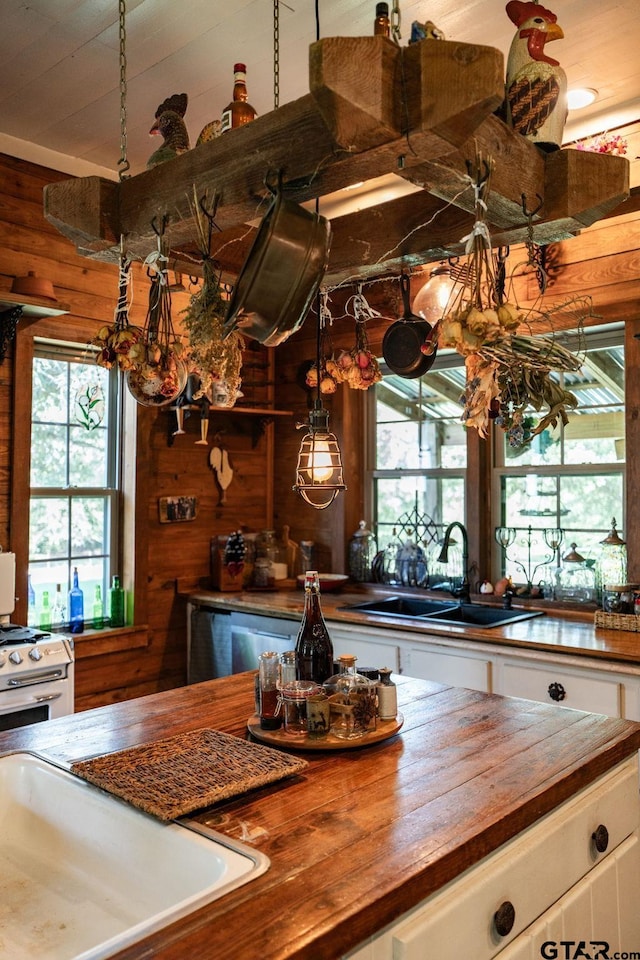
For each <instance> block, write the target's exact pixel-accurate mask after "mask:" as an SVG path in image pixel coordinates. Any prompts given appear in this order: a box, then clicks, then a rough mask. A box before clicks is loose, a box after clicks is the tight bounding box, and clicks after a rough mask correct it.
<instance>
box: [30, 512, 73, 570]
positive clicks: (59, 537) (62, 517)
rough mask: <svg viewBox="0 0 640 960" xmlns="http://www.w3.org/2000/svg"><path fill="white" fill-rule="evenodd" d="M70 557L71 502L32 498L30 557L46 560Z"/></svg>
mask: <svg viewBox="0 0 640 960" xmlns="http://www.w3.org/2000/svg"><path fill="white" fill-rule="evenodd" d="M68 555H69V500H68V498H67V497H60V498H57V497H56V498H54V497H32V498H31V515H30V517H29V557H30V558H31V559H33V560H44V559H50V558H54V557H67V556H68Z"/></svg>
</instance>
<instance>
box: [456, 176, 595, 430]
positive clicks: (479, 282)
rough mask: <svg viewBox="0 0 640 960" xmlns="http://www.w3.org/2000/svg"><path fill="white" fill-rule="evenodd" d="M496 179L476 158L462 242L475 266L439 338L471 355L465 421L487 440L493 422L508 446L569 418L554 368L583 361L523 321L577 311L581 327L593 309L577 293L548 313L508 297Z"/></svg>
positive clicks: (546, 322)
mask: <svg viewBox="0 0 640 960" xmlns="http://www.w3.org/2000/svg"><path fill="white" fill-rule="evenodd" d="M490 176H491V164H490V163H488V162H486V161H480V160H479V159H477V161H476V167H475V176H472V170H471V168H470V169H469V181H470V182H471V183H472V185H473V188H474V191H475V213H476V217H475V223H474V226H473V229H472V231H471V233H470V234H469V235H468V236H467V237H465V238H463V239H464V240H465V241H466V244H467V247H466V252H467V254H468V257H469V265H470V270H469V273H468V277H467V279H466V280H465V281H464V282H463V284H462V285H461V289H460V291H459V292H458V294H457V295H456V296H455V297H454V299H453V303H452V304H451V307H450V309H449V310H448V312H447V313H446V314H445V316H444V317H443V318H442V319H441V321H440V329H439V336H438V342H439V345H440V346H442V347H449V348H453V349H455V350H456V351H457V352H458V353H460V354H461V355H462V356H464V357H465V367H466V387H465V391H464V394H463V396H462V398H461V399H462V402H463V404H464V409H463V413H462V420H463V422H464V423H465V425H466V426H468V427H474V428H475V429H476V430H477V431H478V433H479V434H480V436H482V437H486V436H487V435H488V432H489V428H490V425H491V423H492V422H495V423H496V425H497V426H499V427H500V428H501V429H502V430H504V432H505V433H506V434H507V437H508V442H509V444H510V445H511V446H514V447H518V446H522V445H523V444H525V443H528V442H530V441H531V440H532V439H533V437H534V436H536V435H537V434H539V433H541V432H542V431H543V430H545V429H546V427H548V426H549V425H552V426H555V425H556V424H557V423H558V421H559V420H561V421H562V422H563V423H565V424H566V423H567V421H568V417H567V409H568V408H575V407H576V406H577V403H578V401H577V399H576V397H575V396H574V394H572V393H571V392H570V391H568V390H565V389H564V388H563V387H562V386H560V384H559V383H558V382H557V378H554V377H553V376H551V373H552V371H556V372H569V371H576V370H579V369H580V366H581V360H580V359H579V358H578V357H576V356H575V355H574V354H573V353H571V351H570V350H568V349H567V348H566V347H564V346H562V344H560V343H559V342H558V339H557V337H555V336H553V335H547V336H542V337H541V336H531V335H529V334H527V333H522V332H520V333H517V332H516V331H518V329H519V328H522V327H523V326H524V327H525V328H528V329H529V330H532V329H533V328H534V327H539V328H540V329H543V330H545V331H547V332H548V331H549V330H551V331H553V329H554V323H555V321H556V319H557V317H558V315H559V314H560V313H562V312H563V311H564V312H566V313H569V312H570V311H572V312H573V314H574V316H573V319H575V321H576V324H577V325H580V324H581V323H582V322H583V320H584V314H585V313H588V312H590V301H589V300H588V298H574V299H572V300H571V301H569V302H568V303H567V304H563V305H561V306H560V307H557V308H553V309H552V310H549V311H545V312H542V311H534V310H527V311H525V310H522V309H521V308H520V307H519V306H518V305H517V303H515V302H513V299H514V298H512V300H511V301H509V300H508V299H507V298H506V295H505V289H504V283H502V282H498V279H497V276H498V273H497V271H496V267H495V263H494V258H493V254H492V251H491V238H490V235H489V230H488V227H487V224H486V221H485V212H486V209H487V205H486V197H487V195H488V190H489V181H490ZM563 326H564V324H563ZM531 408H533V410H535V411H536V412H538V413H543V415H542V416H541V417H540V419H539V421H538V422H537V423H535V421H534V420H533V418H532V417H531V416H530V415H529V414H528V413H527V411H528V410H530V409H531ZM543 411H544V412H543Z"/></svg>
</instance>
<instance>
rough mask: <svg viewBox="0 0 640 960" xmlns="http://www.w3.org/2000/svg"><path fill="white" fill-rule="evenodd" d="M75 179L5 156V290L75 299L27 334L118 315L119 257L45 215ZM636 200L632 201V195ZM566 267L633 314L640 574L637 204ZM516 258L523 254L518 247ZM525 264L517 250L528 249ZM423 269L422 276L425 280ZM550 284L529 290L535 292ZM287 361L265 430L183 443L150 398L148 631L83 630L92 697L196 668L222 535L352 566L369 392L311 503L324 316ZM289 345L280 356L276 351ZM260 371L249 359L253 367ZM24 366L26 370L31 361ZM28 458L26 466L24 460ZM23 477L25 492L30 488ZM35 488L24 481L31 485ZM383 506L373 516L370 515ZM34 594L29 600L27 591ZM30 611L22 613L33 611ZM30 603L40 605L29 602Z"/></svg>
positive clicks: (379, 289) (17, 479) (1, 369)
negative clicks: (323, 499)
mask: <svg viewBox="0 0 640 960" xmlns="http://www.w3.org/2000/svg"><path fill="white" fill-rule="evenodd" d="M61 179H66V175H63V174H59V173H57V172H55V171H51V170H46V169H43V168H41V167H38V166H35V165H33V164H29V163H26V162H23V161H20V160H15V159H13V158H10V157H1V156H0V289H4V290H7V289H9V288H10V286H11V282H12V280H13V278H14V277H15V276H22V275H24V274H26V273H27V271H29V270H35V271H36V273H37V274H38V275H39V276H42V277H46V278H48V279H51V280H52V281H53V283H54V285H55V289H56V293H57V296H58V297H59V299H60V300H62V301H66V302H67V303H69V304H70V305H71V314H70V315H69V316H68V317H62V318H59V319H58V320H57V321H54V320H39V321H37V322H36V323H25V322H23V321H21V323H22V326H19V334H18V337H19V339H20V338H26V337H28V336H33V334H34V333H36V332H37V333H38V334H41V335H43V336H45V335H47V336H59V337H68V338H70V339H75V340H77V341H78V342H86V341H87V340H88V339H90V337H91V336H92V335H93V333H94V331H95V330H96V329H97V328H98V327H99V326H100V325H102V324H103V323H105V322H109V321H110V320H111V319H112V316H113V308H114V304H115V296H116V287H117V273H116V268H115V266H110V265H108V264H103V263H99V262H94V261H91V260H88V259H86V258H83V257H80V256H78V255H77V254H76V252H75V250H74V248H73V246H72V245H71V244H70V243H69V242H68V241H67V240H66V239H64V238H63V237H61V236H60V235H59V234H58V233H57V232H56V231H55V230H54V229H53V228H52V227H51V226H50V225H49V224H48V223H47V222H46V221H45V219H44V217H43V215H42V189H43V187H44V185H45V184H46V183H50V182H52V181H57V180H61ZM623 209H624V208H623ZM549 254H550V257H551V261H552V266H553V283H552V288H551V291H550V296H551V295H553V296H557V297H558V298H561V297H562V296H565V295H566V294H567V293H569V292H581V293H590V294H591V295H592V296H593V299H594V304H595V308H596V310H597V311H598V312H599V313H601V314H602V316H603V317H604V319H605V320H608V321H614V320H624V321H627V366H628V372H629V374H630V375H628V376H627V398H626V400H627V451H628V459H629V466H628V479H627V527H628V529H627V530H626V531H625V533H626V535H627V539H628V543H629V572H630V577H631V578H632V579H634V580H639V581H640V544H638V542H637V541H636V538H635V537H634V536H633V533H634V531H635V529H637V528H638V526H639V524H640V458H638V457H637V456H635V451H637V450H638V449H640V377H637V376H634V375H633V374H634V372H635V371H637V370H638V368H639V367H640V342H639V341H637V340H635V339H634V336H633V335H634V334H635V333H640V317H639V309H638V308H639V305H640V217H639V216H638V213H637V211H633V210H632V211H631V212H630V213H625V214H624V215H623V216H621V217H617V218H609V219H606V220H603V221H601V222H600V223H598V224H595V225H594V226H593V227H591V228H589V229H588V230H585V231H584V233H583V234H582V235H581V236H579V237H577V238H574V239H572V240H570V241H567V242H565V243H562V244H558V245H555V246H554V247H553V248H550V249H549ZM512 256H513V257H520V258H521V256H522V251H514V252H513V254H512ZM516 262H517V260H516ZM419 282H420V281H419V278H418V277H417V276H416V277H414V278H412V283H413V284H414V286H418V284H419ZM147 289H148V288H147V284H146V280H145V277H144V275H143V273H142V271H141V270H140V269H138V268H136V269H135V295H134V309H133V311H132V318H133V319H134V320H135V321H136V322H138V323H141V322H142V321H143V320H144V313H145V307H146V292H147ZM365 293H366V295H367V298H368V300H369V302H370V303H371V305H372V306H373V307H375V308H377V309H379V310H380V311H381V312H382V313H383V315H384V316H385V317H391V318H394V317H397V316H400V314H401V313H402V304H401V298H400V295H399V289H398V284H397V281H387V282H380V283H374V284H371V285H369V286H367V287H365ZM534 294H535V291H534V290H533V289H529V290H528V291H523V292H522V297H523V299H526V297H527V295H528V296H530V297H533V296H534ZM187 302H188V297H187V295H186V294H182V295H174V301H173V307H174V309H173V315H174V320H176V318H178V319H179V312H180V310H181V309H183V308H184V307H185V306H186V304H187ZM343 305H344V295H341V294H335V295H334V297H333V300H332V312H333V314H334V316H335V317H336V323H335V325H334V330H333V342H334V346H335V347H336V348H337V347H340V346H345V347H351V346H352V345H353V342H354V326H353V321H352V320H349V319H345V318H344V316H342V314H343ZM386 326H387V321H386V320H381V321H378V322H376V323H372V324H371V325H370V329H369V339H370V344H371V348H372V350H373V351H374V352H377V353H378V355H380V351H381V343H382V336H383V334H384V330H385V329H386ZM15 352H16V351H15V350H14V349H12V348H10V350H9V355H8V357H7V359H6V360H5V362H4V364H1V365H0V544H2V545H3V547H4V548H5V549H15V550H16V552H17V553H18V554H19V556H18V566H19V570H20V571H21V574H20V575H21V576H22V581H21V584H22V585H21V586H20V587H19V589H18V592H19V593H21V595H22V597H24V591H25V588H26V559H25V556H24V551H25V543H26V540H25V530H24V529H22V530H18V529H11V526H10V519H11V515H12V513H14V514H15V506H14V507H13V509H12V505H11V503H10V497H11V491H12V490H13V491H14V496H18V497H20V496H22V497H25V496H26V494H27V491H28V476H26V475H23V474H24V473H25V467H24V464H22V465H17V464H16V463H14V462H12V454H11V449H12V445H13V441H14V439H15V438H16V430H17V431H19V432H20V431H23V430H24V424H22V423H21V424H16V422H15V416H14V410H13V406H12V391H13V389H14V387H15V388H16V389H17V390H19V379H16V373H15V369H14V365H15ZM267 353H268V354H269V355H270V359H271V361H272V362H274V363H275V370H276V382H275V388H274V395H275V405H276V407H277V408H278V409H282V410H288V411H292V412H293V416H292V417H284V416H279V417H276V418H275V420H274V422H273V423H272V424H270V425H267V426H266V429H265V431H264V433H260V431H259V430H256V429H255V427H256V421H252V419H251V418H243V419H241V418H238V417H232V416H229V415H227V414H225V413H220V414H216V416H215V418H214V417H212V419H211V421H210V429H209V441H210V444H209V448H207V447H203V446H200V445H196V444H195V440H196V439H198V438H199V431H200V427H199V420H198V417H197V415H194V416H192V417H190V418H189V419H188V420H187V421H186V426H185V429H186V431H187V433H186V435H185V436H181V437H175V438H173V443H172V444H171V445H169V443H168V434H169V433H170V432H171V426H172V415H171V414H169V413H165V412H159V411H150V410H147V409H145V408H139V410H138V449H137V469H138V484H137V486H138V503H137V517H136V530H135V536H136V545H137V547H136V563H137V570H138V578H139V581H140V582H139V588H138V597H137V602H136V608H135V609H136V628H137V629H136V630H128V631H125V632H124V633H121V634H119V633H118V632H113V633H110V634H104V635H103V636H102V637H100V638H96V637H95V636H94V637H92V636H91V635H90V634H85V635H84V637H83V639H82V640H81V641H80V642H79V643H78V648H77V653H78V661H77V673H76V678H77V703H76V706H77V708H78V709H84V708H88V707H92V706H98V705H100V704H103V703H109V702H114V701H117V700H122V699H128V698H131V697H135V696H139V695H142V694H145V693H149V692H153V691H155V690H160V689H166V688H169V687H172V686H178V685H181V684H183V683H184V682H185V679H186V673H185V666H186V629H185V599H184V593H185V591H187V590H189V589H192V588H193V587H195V586H196V585H199V584H206V583H207V582H208V577H209V544H210V539H211V537H213V536H215V535H218V534H223V535H224V534H228V533H229V532H231V531H232V530H234V529H237V528H239V527H243V528H245V529H249V530H260V529H262V528H264V527H265V526H269V527H271V526H273V527H275V529H276V530H280V529H281V527H282V525H283V524H285V523H286V524H289V525H290V527H291V537H292V538H293V539H294V540H296V541H299V540H301V539H306V540H314V541H315V542H316V544H317V547H318V554H317V561H318V565H319V567H320V569H323V570H333V571H334V572H340V571H344V570H345V569H346V545H347V542H348V539H349V536H350V535H351V534H352V533H353V531H354V530H355V529H357V525H358V521H359V520H360V519H362V518H363V517H364V516H365V515H364V501H365V496H364V477H365V463H364V448H365V437H364V430H363V412H364V404H365V401H366V396H365V394H364V393H362V392H361V391H357V390H351V389H349V388H347V387H344V386H342V387H339V389H338V392H337V393H336V394H335V395H334V396H333V397H330V398H327V400H326V405H327V407H328V408H329V410H330V414H331V426H332V429H333V430H334V431H335V432H336V433H337V435H338V438H339V439H340V442H341V446H342V454H343V461H344V467H345V480H346V483H347V486H348V490H347V491H346V493H344V494H341V495H340V496H339V497H338V499H337V500H336V501H335V503H334V504H333V505H332V506H331V507H329V508H328V509H327V510H325V511H316V510H313V509H312V508H310V507H308V506H306V505H305V504H304V503H303V502H302V500H301V499H300V498H299V497H298V496H297V494H295V493H294V492H293V491H292V484H293V482H294V474H295V463H296V454H297V450H298V447H299V443H300V439H301V432H300V431H297V430H296V429H295V423H296V420H300V421H304V420H306V418H307V415H308V405H309V403H310V402H312V400H313V395H310V393H309V391H308V390H307V389H306V388H305V387H304V386H303V385H302V383H301V381H302V371H303V368H304V366H305V364H306V363H308V362H309V361H311V360H312V359H313V358H314V356H315V330H314V323H313V320H312V319H309V320H308V321H307V322H306V323H305V325H304V326H303V327H302V328H301V330H300V331H299V332H298V333H297V334H295V335H294V336H293V337H291V338H290V339H289V340H288V341H287V342H286V343H285V344H283V345H282V346H281V347H279V348H278V349H277V350H276V351H267ZM274 355H275V356H274ZM245 376H248V373H247V372H245ZM18 377H19V373H18ZM214 440H215V441H216V442H218V444H221V445H223V446H225V447H226V448H227V449H228V451H229V454H230V457H231V461H232V464H233V468H234V471H235V472H234V479H233V482H232V484H231V486H230V488H229V490H228V491H227V501H228V502H227V504H225V505H224V506H223V505H220V503H219V490H218V488H217V487H216V485H215V482H214V478H213V476H212V473H211V470H210V468H209V466H208V449H210V446H211V445H212V443H213V442H214ZM489 463H490V447H489V445H488V444H486V443H484V442H475V441H474V443H473V444H472V450H471V455H470V471H471V472H472V473H473V475H474V476H476V477H477V478H478V483H477V485H475V484H474V486H473V490H474V492H475V500H474V505H473V509H472V510H470V511H469V517H468V518H467V519H468V523H469V534H470V553H471V555H472V556H474V557H479V558H482V555H483V550H485V551H486V549H487V546H486V545H487V530H488V520H487V506H488V501H489V496H488V483H489ZM17 466H19V470H18V473H17V475H16V467H17ZM16 491H17V493H16ZM20 491H22V493H20ZM180 493H185V494H191V495H195V496H196V497H197V498H198V516H197V518H196V520H194V521H192V522H188V523H177V524H160V522H159V518H158V498H159V497H162V496H170V495H175V494H180ZM366 519H370V518H366ZM21 603H22V604H23V601H21ZM21 611H22V612H21ZM18 615H20V616H21V617H22V620H24V617H25V615H26V613H25V610H24V604H23V605H22V606H20V605H18V608H17V611H16V616H15V619H18Z"/></svg>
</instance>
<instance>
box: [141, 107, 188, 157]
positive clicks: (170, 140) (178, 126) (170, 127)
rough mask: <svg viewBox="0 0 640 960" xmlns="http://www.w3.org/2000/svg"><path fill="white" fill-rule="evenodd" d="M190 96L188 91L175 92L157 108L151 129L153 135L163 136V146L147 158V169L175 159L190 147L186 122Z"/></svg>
mask: <svg viewBox="0 0 640 960" xmlns="http://www.w3.org/2000/svg"><path fill="white" fill-rule="evenodd" d="M187 103H188V97H187V94H186V93H174V94H173V95H172V96H171V97H167V99H166V100H164V101H163V102H162V103H161V104H160V106H159V107H158V109H157V110H156V119H155V123H154V124H153V126H152V127H151V130H149V133H150V134H151V135H152V136H153V135H156V134H159V135H160V136H161V137H162V141H163V142H162V146H160V147H158V149H157V150H155V151H154V152H153V153H152V154H151V156H150V157H149V159H148V160H147V169H151V167H157V166H158V164H160V163H166V161H167V160H173V159H174V157H177V156H179V155H180V154H181V153H186V152H187V150H188V149H189V134H188V132H187V127H186V124H185V122H184V115H185V113H186V112H187Z"/></svg>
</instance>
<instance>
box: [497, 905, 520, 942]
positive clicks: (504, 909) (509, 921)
mask: <svg viewBox="0 0 640 960" xmlns="http://www.w3.org/2000/svg"><path fill="white" fill-rule="evenodd" d="M515 922H516V908H515V907H514V905H513V904H512V903H511V901H509V900H505V901H504V903H501V904H500V906H499V907H498V909H497V910H496V912H495V913H494V915H493V923H494V926H495V928H496V933H498V935H499V936H501V937H506V936H507V935H508V934H509V933H511V931H512V930H513V925H514V923H515Z"/></svg>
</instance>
